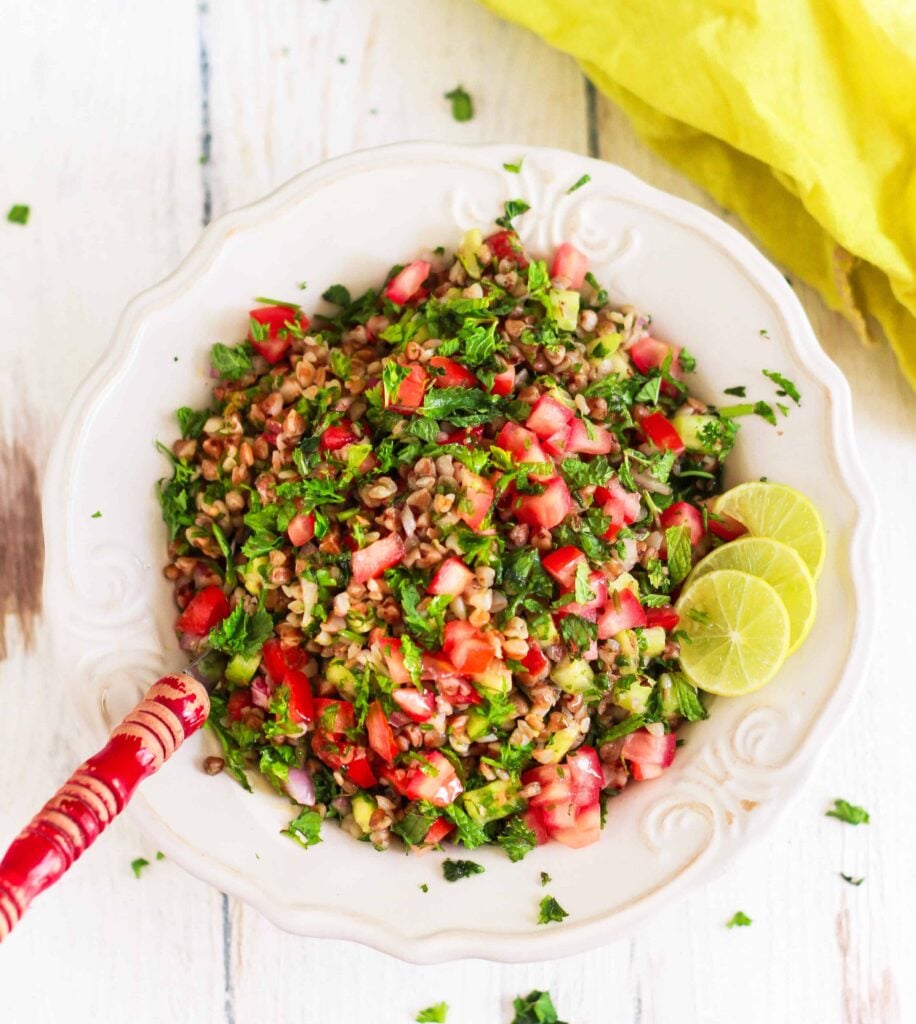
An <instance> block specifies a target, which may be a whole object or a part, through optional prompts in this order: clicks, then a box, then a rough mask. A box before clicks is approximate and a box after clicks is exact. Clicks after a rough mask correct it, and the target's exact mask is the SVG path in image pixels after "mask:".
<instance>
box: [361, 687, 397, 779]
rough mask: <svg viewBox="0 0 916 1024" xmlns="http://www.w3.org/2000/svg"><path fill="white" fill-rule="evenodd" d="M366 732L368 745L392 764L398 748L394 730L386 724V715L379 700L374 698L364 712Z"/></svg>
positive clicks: (387, 762)
mask: <svg viewBox="0 0 916 1024" xmlns="http://www.w3.org/2000/svg"><path fill="white" fill-rule="evenodd" d="M366 733H367V734H368V736H369V746H370V747H371V748H372V750H374V751H375V753H376V754H378V756H379V757H380V758H381V759H382V760H383V761H384V762H385V763H386V764H394V759H395V758H396V757H397V756H398V754H399V753H400V748H399V747H398V745H397V743H395V741H394V730H393V729H392V728H391V726H390V725H389V724H388V717H387V716H386V714H385V709H384V708H383V707H382V704H381V701H377V700H374V701H373V702H372V703H371V704H370V705H369V710H368V712H367V713H366Z"/></svg>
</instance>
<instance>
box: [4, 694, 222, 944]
mask: <svg viewBox="0 0 916 1024" xmlns="http://www.w3.org/2000/svg"><path fill="white" fill-rule="evenodd" d="M209 710H210V699H209V697H208V696H207V691H206V690H205V689H204V687H203V686H201V684H200V683H199V682H198V681H197V680H196V679H193V678H192V677H191V676H188V675H178V676H164V677H163V678H162V679H160V680H159V681H158V682H157V683H154V684H153V685H152V686H151V687H150V689H149V690H148V691H147V694H146V696H145V697H144V698H143V700H142V701H141V702H140V703H139V704H138V705H137V706H136V707H135V708H134V710H133V711H131V713H130V714H129V715H128V716H127V717H126V718H125V719H124V721H123V722H122V723H121V724H120V725H119V726H118V727H117V728H116V729H115V730H114V731H113V732H112V734H111V738H110V739H109V741H108V743H107V744H106V746H105V747H103V748H102V750H100V751H99V752H98V753H97V754H96V755H95V757H90V758H89V760H88V761H86V762H85V763H83V764H82V765H80V767H79V768H77V769H76V771H75V772H74V773H73V774H72V775H71V776H70V778H69V779H68V780H67V781H66V782H65V783H64V784H63V786H61V788H60V789H59V790H58V791H57V792H56V793H55V794H54V796H53V797H52V798H51V799H50V800H49V801H48V802H47V803H46V804H45V805H44V807H42V809H41V810H40V811H39V812H38V814H36V815H35V817H34V818H33V819H32V820H31V821H30V822H29V824H28V825H26V827H25V828H24V829H23V830H22V831H21V832H20V833H19V835H18V836H17V837H16V838H15V839H14V840H13V843H12V845H11V846H10V848H9V849H8V850H7V851H6V854H5V856H4V857H3V860H2V861H0V942H2V941H3V940H4V939H5V938H6V936H7V935H9V933H10V932H11V931H12V930H13V928H14V927H15V926H16V923H17V922H18V921H19V918H20V917H22V915H23V914H24V913H25V911H26V909H27V907H28V906H29V904H30V903H31V902H32V900H33V899H34V898H35V897H36V896H38V895H39V893H42V892H44V890H45V889H47V888H48V886H49V885H53V883H54V882H56V881H57V880H58V878H60V876H61V875H62V874H63V873H64V872H65V871H66V870H67V869H68V868H69V867H70V865H71V864H72V863H73V862H74V861H75V860H76V859H77V857H79V856H80V854H81V853H82V852H83V851H84V850H85V849H86V848H87V847H89V846H91V845H92V843H94V842H95V840H96V839H97V838H98V837H99V836H100V835H101V833H102V832H103V831H104V830H105V829H106V828H107V827H108V826H109V825H110V824H111V822H112V821H113V820H114V818H115V817H116V816H117V815H118V814H120V813H121V811H123V810H124V808H125V806H126V805H127V802H128V801H129V800H130V798H131V797H132V796H133V793H134V790H135V789H136V788H137V786H138V785H139V784H140V783H141V782H142V781H143V780H144V779H145V778H146V777H147V776H148V775H152V774H153V772H155V771H157V770H158V769H159V768H160V767H161V766H162V764H163V762H165V761H166V760H168V758H170V757H171V756H172V754H174V753H175V751H176V750H177V749H178V748H179V747H180V746H181V744H182V743H183V742H184V740H185V739H187V737H188V736H190V735H191V734H192V733H194V732H196V731H197V730H198V729H199V728H200V727H201V726H202V725H203V723H204V722H205V721H206V718H207V713H208V712H209Z"/></svg>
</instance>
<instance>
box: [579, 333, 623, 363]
mask: <svg viewBox="0 0 916 1024" xmlns="http://www.w3.org/2000/svg"><path fill="white" fill-rule="evenodd" d="M619 348H620V335H619V334H617V333H616V332H613V333H611V334H602V335H601V337H600V338H595V339H593V340H592V341H590V342H589V343H588V344H587V345H586V346H585V351H586V352H587V353H588V358H589V360H590V361H591V362H596V361H598V360H601V359H609V358H610V357H611V356H612V355H613V354H614V353H615V352H616V351H617V349H619Z"/></svg>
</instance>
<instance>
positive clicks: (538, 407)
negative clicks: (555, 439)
mask: <svg viewBox="0 0 916 1024" xmlns="http://www.w3.org/2000/svg"><path fill="white" fill-rule="evenodd" d="M574 415H575V413H574V412H573V411H572V409H570V408H568V407H567V406H565V405H563V403H562V402H558V401H557V400H556V399H555V398H554V397H553V395H541V397H540V398H539V399H538V400H537V401H536V402H535V403H534V406H533V407H532V409H531V412H530V413H529V415H528V419H526V420H525V426H526V427H527V428H528V429H529V430H533V431H534V432H535V434H537V436H538V437H550V436H551V435H552V434H555V433H556V432H557V431H558V430H562V429H563V428H564V427H565V426H566V424H567V423H569V421H570V420H571V419H572V418H573V416H574Z"/></svg>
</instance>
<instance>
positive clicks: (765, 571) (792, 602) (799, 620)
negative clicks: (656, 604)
mask: <svg viewBox="0 0 916 1024" xmlns="http://www.w3.org/2000/svg"><path fill="white" fill-rule="evenodd" d="M716 569H738V570H739V571H740V572H749V573H750V574H751V575H752V576H759V577H760V578H761V579H762V580H766V582H767V583H769V584H770V586H771V587H772V588H773V589H774V590H775V591H776V593H777V594H779V597H780V600H781V601H782V603H783V604H784V605H785V606H786V611H787V612H788V613H789V654H791V653H792V652H793V651H794V650H797V648H798V647H799V646H800V645H801V643H802V641H803V640H804V639H805V637H806V636H807V635H808V633H809V632H810V631H811V626H812V625H813V624H814V616H815V615H816V614H817V591H816V590H815V589H814V580H813V579H812V578H811V573H810V572H808V567H807V566H806V565H805V563H804V562H803V561H802V559H801V555H799V553H798V552H797V551H796V550H795V548H790V547H789V546H788V544H782V543H781V542H780V541H778V540H770V538H769V537H739V538H738V539H737V540H733V541H732V542H731V543H730V544H723V545H722V547H720V548H716V549H715V550H714V551H710V553H709V554H708V555H707V556H706V557H705V558H704V559H703V560H702V561H701V562H698V563H697V565H696V567H695V568H694V570H693V575H692V576H691V579H696V578H697V577H698V576H705V575H706V573H708V572H714V571H715V570H716Z"/></svg>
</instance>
